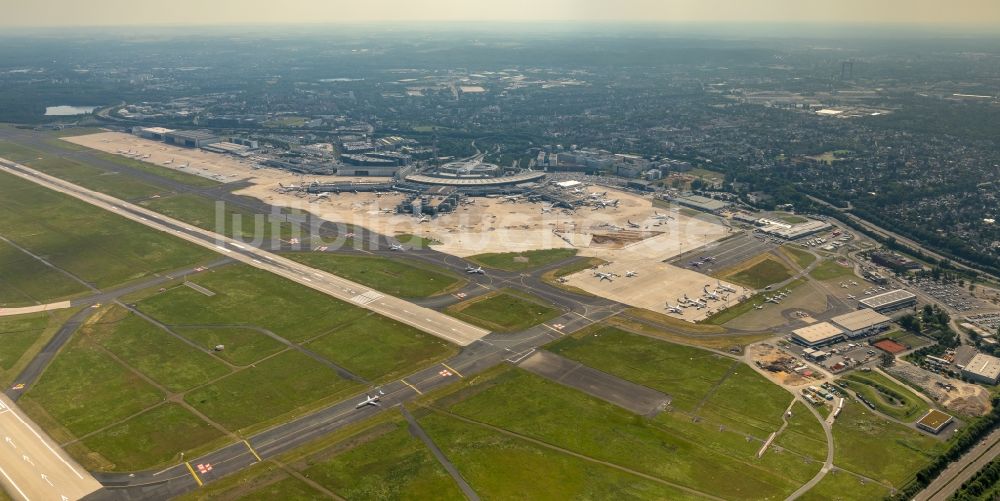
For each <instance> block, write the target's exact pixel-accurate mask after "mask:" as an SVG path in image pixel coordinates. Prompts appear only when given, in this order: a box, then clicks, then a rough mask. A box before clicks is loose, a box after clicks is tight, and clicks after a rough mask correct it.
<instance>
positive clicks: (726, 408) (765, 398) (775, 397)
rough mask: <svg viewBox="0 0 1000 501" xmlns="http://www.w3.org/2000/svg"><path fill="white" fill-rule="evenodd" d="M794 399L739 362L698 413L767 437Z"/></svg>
mask: <svg viewBox="0 0 1000 501" xmlns="http://www.w3.org/2000/svg"><path fill="white" fill-rule="evenodd" d="M792 398H793V397H792V394H791V393H789V392H787V391H785V390H784V389H782V388H781V387H780V386H778V385H776V384H774V383H772V382H770V381H768V380H767V379H765V378H764V376H761V375H760V374H758V373H757V372H756V371H754V370H753V369H751V368H750V367H749V366H747V365H744V364H740V365H738V366H737V367H736V368H735V369H734V370H733V371H731V372H730V374H729V375H728V376H727V377H726V379H725V380H724V381H722V382H721V383H720V384H719V385H718V387H716V388H715V390H714V391H713V392H712V393H711V394H710V396H709V397H708V398H707V400H706V401H705V404H704V406H703V407H702V408H701V410H700V411H699V415H701V416H703V417H705V418H707V419H710V420H712V421H716V422H720V423H728V424H729V425H730V426H734V427H736V426H737V425H736V424H735V423H739V425H738V426H739V428H741V429H742V430H744V431H746V432H747V433H751V434H753V435H755V436H761V435H760V434H763V436H767V434H769V433H770V432H772V431H776V430H777V429H778V428H779V427H780V426H781V423H782V419H781V417H782V415H783V414H784V413H785V409H787V408H788V406H789V404H791V403H792ZM814 421H815V420H814ZM818 424H819V423H818V422H817V425H818Z"/></svg>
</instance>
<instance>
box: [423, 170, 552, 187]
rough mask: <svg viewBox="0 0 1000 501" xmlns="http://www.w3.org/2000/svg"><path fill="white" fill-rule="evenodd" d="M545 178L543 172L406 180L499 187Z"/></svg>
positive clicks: (424, 176) (426, 177)
mask: <svg viewBox="0 0 1000 501" xmlns="http://www.w3.org/2000/svg"><path fill="white" fill-rule="evenodd" d="M543 177H545V173H544V172H522V173H520V174H514V175H513V176H502V177H475V178H463V177H435V176H427V175H424V174H413V175H411V176H406V180H407V181H410V182H412V183H420V184H443V185H448V186H500V185H506V184H521V183H528V182H532V181H538V180H539V179H542V178H543Z"/></svg>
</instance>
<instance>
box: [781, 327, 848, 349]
mask: <svg viewBox="0 0 1000 501" xmlns="http://www.w3.org/2000/svg"><path fill="white" fill-rule="evenodd" d="M843 339H844V331H842V330H840V328H839V327H837V326H835V325H833V324H831V323H829V322H820V323H818V324H812V325H810V326H807V327H802V328H799V329H795V330H794V331H792V340H794V341H795V342H797V343H799V344H804V345H806V346H808V347H810V348H815V347H817V346H825V345H828V344H833V343H836V342H838V341H842V340H843Z"/></svg>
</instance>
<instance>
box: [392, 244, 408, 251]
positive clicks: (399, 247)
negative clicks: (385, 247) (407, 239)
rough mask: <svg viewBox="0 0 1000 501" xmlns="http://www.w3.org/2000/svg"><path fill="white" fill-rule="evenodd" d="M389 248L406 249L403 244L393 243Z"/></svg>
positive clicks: (395, 249)
mask: <svg viewBox="0 0 1000 501" xmlns="http://www.w3.org/2000/svg"><path fill="white" fill-rule="evenodd" d="M389 250H394V251H404V250H406V249H404V248H403V244H391V245H389Z"/></svg>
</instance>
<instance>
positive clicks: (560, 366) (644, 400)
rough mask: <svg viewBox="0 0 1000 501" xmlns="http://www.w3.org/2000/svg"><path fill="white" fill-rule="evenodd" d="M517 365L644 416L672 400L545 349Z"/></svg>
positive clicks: (657, 411)
mask: <svg viewBox="0 0 1000 501" xmlns="http://www.w3.org/2000/svg"><path fill="white" fill-rule="evenodd" d="M518 367H521V368H522V369H525V370H527V371H528V372H532V373H534V374H537V375H539V376H542V377H544V378H546V379H551V380H552V381H555V382H557V383H559V384H562V385H565V386H569V387H570V388H575V389H577V390H580V391H582V392H584V393H586V394H588V395H592V396H595V397H597V398H599V399H601V400H604V401H606V402H610V403H612V404H615V405H617V406H619V407H621V408H623V409H626V410H628V411H630V412H634V413H636V414H640V415H643V416H653V415H656V414H657V413H659V412H660V411H662V410H663V409H664V408H666V406H667V404H669V403H670V397H669V396H667V395H666V394H664V393H660V392H659V391H656V390H654V389H652V388H647V387H645V386H641V385H638V384H635V383H633V382H631V381H626V380H624V379H621V378H619V377H617V376H612V375H611V374H608V373H606V372H601V371H599V370H597V369H593V368H591V367H587V366H585V365H583V364H581V363H580V362H577V361H574V360H570V359H568V358H565V357H561V356H559V355H556V354H555V353H552V352H548V351H544V350H538V351H535V352H534V353H532V354H531V355H530V356H528V357H526V358H524V359H523V360H521V361H520V362H519V363H518Z"/></svg>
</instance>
